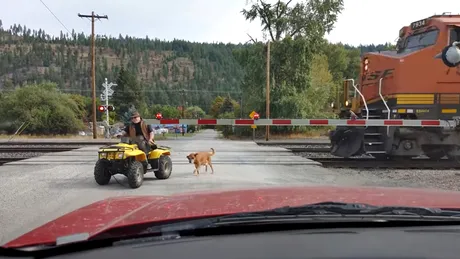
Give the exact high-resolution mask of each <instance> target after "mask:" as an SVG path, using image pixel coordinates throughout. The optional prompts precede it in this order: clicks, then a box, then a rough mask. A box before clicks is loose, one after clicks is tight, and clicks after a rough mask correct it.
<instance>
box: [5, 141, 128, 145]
mask: <svg viewBox="0 0 460 259" xmlns="http://www.w3.org/2000/svg"><path fill="white" fill-rule="evenodd" d="M119 142H120V140H116V141H78V142H77V141H68V142H67V141H66V142H63V141H10V142H7V141H4V142H0V146H104V145H112V144H116V143H119Z"/></svg>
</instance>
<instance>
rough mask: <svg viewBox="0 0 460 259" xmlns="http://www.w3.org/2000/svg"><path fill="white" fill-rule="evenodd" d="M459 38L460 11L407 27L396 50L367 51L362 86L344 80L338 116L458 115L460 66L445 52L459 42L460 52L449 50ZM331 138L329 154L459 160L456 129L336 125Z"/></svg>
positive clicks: (459, 142)
mask: <svg viewBox="0 0 460 259" xmlns="http://www.w3.org/2000/svg"><path fill="white" fill-rule="evenodd" d="M456 42H460V15H450V14H442V15H434V16H431V17H429V18H426V19H423V20H420V21H416V22H413V23H412V24H411V25H410V26H405V27H403V28H402V29H401V30H400V32H399V40H398V43H397V50H396V51H381V52H372V53H366V54H365V55H363V57H362V65H361V73H360V79H359V80H358V84H355V82H354V80H351V79H350V80H345V82H344V91H343V93H344V94H343V100H341V101H339V100H337V102H338V103H339V104H340V103H342V104H344V106H343V107H340V108H341V109H340V112H339V114H340V115H339V116H340V117H341V118H350V116H351V117H357V118H362V119H369V120H372V119H407V120H411V119H436V120H437V119H439V120H456V119H458V118H460V67H459V66H458V63H456V64H452V63H449V61H448V60H447V59H446V55H447V54H449V55H451V54H452V53H454V54H453V55H454V56H455V55H456V53H457V54H458V53H460V52H459V51H458V49H457V48H456V46H455V47H454V48H456V50H457V52H455V50H454V51H453V52H452V53H451V52H449V53H448V49H449V46H452V45H453V44H454V45H456ZM446 45H447V46H448V47H446ZM459 46H460V45H459ZM440 52H442V55H440V54H438V53H440ZM446 53H447V54H446ZM436 57H437V58H436ZM338 99H339V98H338ZM330 140H331V144H332V151H331V153H332V154H333V155H336V156H340V157H351V156H356V155H361V154H370V155H372V156H374V157H376V158H379V159H388V158H389V157H416V156H419V155H426V156H428V157H430V158H432V159H440V158H442V157H444V156H447V157H448V158H450V159H454V158H455V159H459V158H460V151H459V147H460V131H459V130H458V129H457V128H451V129H443V128H423V127H370V126H369V127H337V129H336V130H335V131H332V132H331V134H330Z"/></svg>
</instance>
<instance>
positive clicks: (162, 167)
mask: <svg viewBox="0 0 460 259" xmlns="http://www.w3.org/2000/svg"><path fill="white" fill-rule="evenodd" d="M171 172H172V162H171V158H170V157H169V156H161V157H160V159H159V161H158V171H155V177H156V178H157V179H160V180H164V179H168V178H169V176H171Z"/></svg>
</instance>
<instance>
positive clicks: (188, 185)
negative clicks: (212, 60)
mask: <svg viewBox="0 0 460 259" xmlns="http://www.w3.org/2000/svg"><path fill="white" fill-rule="evenodd" d="M158 144H160V145H166V146H170V147H171V148H172V156H171V158H172V161H173V172H172V175H171V178H170V179H168V180H157V179H155V177H154V175H153V174H152V173H150V175H146V179H145V182H144V184H143V186H141V187H140V188H139V189H130V188H129V187H127V182H126V178H125V177H124V176H122V175H118V176H116V179H117V180H118V181H115V180H113V179H112V181H111V183H110V184H109V185H107V186H98V185H97V184H96V183H95V181H94V178H93V168H94V164H95V162H96V159H97V148H98V147H97V146H88V147H84V148H82V149H78V150H73V151H68V152H61V153H52V154H49V155H47V156H42V157H36V158H31V159H27V160H23V161H18V162H13V163H9V164H7V165H4V166H0V175H1V176H2V180H1V181H0V190H1V195H0V200H1V205H2V209H1V210H0V229H1V231H0V244H4V243H6V242H8V241H9V240H11V239H13V238H15V237H18V236H19V235H22V234H24V233H26V232H28V231H30V230H32V229H33V228H36V227H38V226H40V225H42V224H44V223H46V222H48V221H50V220H52V219H55V218H57V217H59V216H62V215H63V214H65V213H68V212H70V211H72V210H75V209H77V208H79V207H82V206H85V205H88V204H90V203H92V202H95V201H98V200H101V199H104V198H108V197H114V196H123V195H171V194H177V193H180V192H195V191H207V190H224V189H239V188H256V187H267V186H289V185H293V186H294V185H320V184H334V185H364V184H366V181H365V180H363V179H360V178H359V177H350V176H343V175H341V174H339V173H336V172H334V171H330V170H328V169H324V168H322V167H320V166H318V165H317V163H316V162H314V161H311V160H307V159H305V158H302V157H299V156H295V155H293V154H292V153H291V152H289V151H287V150H286V149H283V148H279V147H269V146H258V145H257V144H255V143H253V142H248V141H230V140H223V139H220V138H218V135H217V132H216V131H214V130H205V131H203V132H201V133H198V134H197V135H195V136H194V137H188V138H183V140H172V141H159V143H158ZM211 147H212V148H214V149H215V150H216V154H215V156H214V157H213V164H214V168H215V174H210V172H209V171H208V173H205V172H204V170H202V171H201V174H200V175H199V176H194V175H193V170H194V166H193V164H189V163H188V161H187V159H186V155H187V154H189V153H191V152H196V151H207V150H209V149H210V148H211ZM208 170H209V168H208Z"/></svg>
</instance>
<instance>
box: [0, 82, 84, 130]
mask: <svg viewBox="0 0 460 259" xmlns="http://www.w3.org/2000/svg"><path fill="white" fill-rule="evenodd" d="M1 98H2V100H1V101H0V114H1V115H0V119H1V120H2V121H3V122H7V124H8V125H7V126H6V127H5V130H7V131H8V132H10V133H12V132H14V131H15V130H16V128H18V127H19V126H20V125H21V124H22V123H23V122H26V123H28V126H27V128H26V129H25V130H24V133H26V134H43V135H46V134H54V135H56V134H71V133H76V132H77V131H78V130H82V129H83V127H84V125H83V122H82V120H81V115H82V112H83V111H82V110H81V108H82V107H81V106H79V104H78V103H77V102H76V101H75V99H74V98H72V97H71V96H69V95H67V94H62V93H60V92H59V91H57V86H56V84H52V83H43V84H39V85H28V86H24V87H22V88H18V89H16V90H15V91H13V92H10V93H7V94H5V95H3V96H2V97H1Z"/></svg>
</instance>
